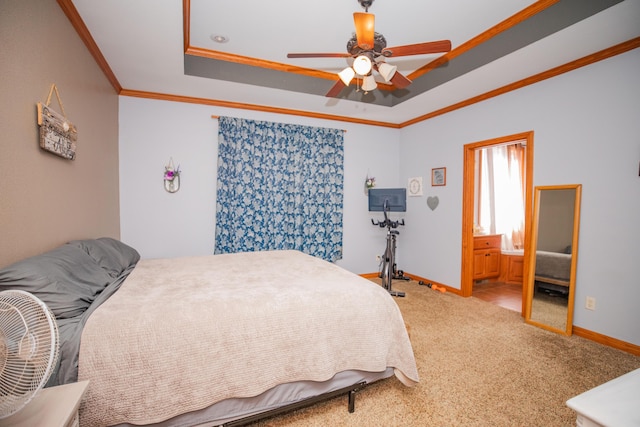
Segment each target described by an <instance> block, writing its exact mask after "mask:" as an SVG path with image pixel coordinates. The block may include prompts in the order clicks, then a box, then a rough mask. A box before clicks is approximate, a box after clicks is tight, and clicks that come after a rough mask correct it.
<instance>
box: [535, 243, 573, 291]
mask: <svg viewBox="0 0 640 427" xmlns="http://www.w3.org/2000/svg"><path fill="white" fill-rule="evenodd" d="M567 252H569V253H567ZM535 268H536V272H535V281H536V289H537V288H539V287H541V288H545V289H551V290H555V291H558V292H562V293H567V292H568V291H569V282H570V278H571V253H570V250H569V249H567V250H566V251H565V252H549V251H536V267H535Z"/></svg>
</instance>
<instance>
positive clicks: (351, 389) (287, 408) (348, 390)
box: [220, 381, 367, 427]
mask: <svg viewBox="0 0 640 427" xmlns="http://www.w3.org/2000/svg"><path fill="white" fill-rule="evenodd" d="M366 386H367V382H366V381H362V382H359V383H357V384H353V385H350V386H348V387H343V388H341V389H338V390H335V391H331V392H328V393H324V394H321V395H319V396H315V397H310V398H307V399H303V400H301V401H299V402H294V403H290V404H288V405H284V406H281V407H279V408H276V409H271V410H269V411H265V412H261V413H259V414H255V415H250V416H248V417H244V418H240V419H238V420H234V421H229V422H227V423H224V424H220V427H237V426H244V425H247V424H250V423H254V422H256V421H262V420H265V419H267V418H273V417H276V416H278V415H282V414H285V413H287V412H292V411H295V410H297V409H302V408H307V407H309V406H313V405H315V404H316V403H320V402H324V401H327V400H330V399H333V398H334V397H338V396H342V395H345V394H347V395H348V410H349V413H353V412H355V405H356V393H357V392H358V391H360V390H362V389H363V388H364V387H366Z"/></svg>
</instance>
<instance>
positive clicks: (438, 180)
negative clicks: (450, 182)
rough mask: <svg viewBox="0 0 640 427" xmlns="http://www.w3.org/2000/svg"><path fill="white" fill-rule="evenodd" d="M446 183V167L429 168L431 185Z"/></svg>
mask: <svg viewBox="0 0 640 427" xmlns="http://www.w3.org/2000/svg"><path fill="white" fill-rule="evenodd" d="M439 185H447V168H433V169H431V186H432V187H436V186H439Z"/></svg>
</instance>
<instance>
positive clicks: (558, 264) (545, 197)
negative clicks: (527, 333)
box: [525, 184, 582, 335]
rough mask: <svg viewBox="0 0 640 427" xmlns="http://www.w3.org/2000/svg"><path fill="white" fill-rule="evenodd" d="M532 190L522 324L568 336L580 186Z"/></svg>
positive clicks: (574, 269) (572, 299) (572, 296)
mask: <svg viewBox="0 0 640 427" xmlns="http://www.w3.org/2000/svg"><path fill="white" fill-rule="evenodd" d="M534 190H535V191H534V199H533V205H534V210H533V224H532V235H531V248H530V250H529V269H528V277H527V282H526V284H527V299H526V305H525V321H526V322H527V323H530V324H532V325H536V326H539V327H541V328H544V329H547V330H550V331H554V332H558V333H561V334H565V335H571V332H572V324H573V302H574V296H575V285H576V265H577V259H578V230H579V228H580V197H581V192H582V185H580V184H575V185H553V186H539V187H535V189H534Z"/></svg>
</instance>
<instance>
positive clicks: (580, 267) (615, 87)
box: [400, 49, 640, 345]
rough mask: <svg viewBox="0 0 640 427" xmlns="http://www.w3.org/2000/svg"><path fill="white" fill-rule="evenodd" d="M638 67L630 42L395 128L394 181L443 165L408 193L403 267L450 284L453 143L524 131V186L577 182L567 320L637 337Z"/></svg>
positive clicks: (455, 169)
mask: <svg viewBox="0 0 640 427" xmlns="http://www.w3.org/2000/svg"><path fill="white" fill-rule="evenodd" d="M638 70H640V49H635V50H633V51H630V52H627V53H624V54H621V55H618V56H615V57H612V58H609V59H607V60H604V61H601V62H598V63H595V64H592V65H589V66H587V67H583V68H580V69H577V70H575V71H572V72H570V73H567V74H563V75H560V76H558V77H555V78H553V79H549V80H545V81H543V82H540V83H537V84H535V85H531V86H528V87H525V88H522V89H520V90H517V91H515V92H510V93H507V94H505V95H502V96H500V97H498V98H493V99H490V100H487V101H484V102H482V103H479V104H475V105H472V106H469V107H467V108H464V109H462V110H457V111H454V112H452V113H449V114H446V115H444V116H440V117H436V118H434V119H431V120H427V121H425V122H422V123H419V124H416V125H414V126H411V127H410V128H405V129H402V130H401V133H402V138H401V154H400V160H401V163H402V165H403V168H402V169H401V174H402V176H401V179H402V178H407V177H409V176H416V175H426V174H428V171H430V169H431V168H432V167H438V166H446V167H447V185H446V187H427V189H426V190H427V191H426V192H425V197H423V198H419V199H414V198H412V199H410V200H409V202H410V205H409V212H407V224H408V225H407V230H406V232H405V233H404V243H403V247H402V250H401V252H400V259H401V260H402V263H403V267H404V270H405V271H408V272H410V273H414V274H417V275H419V276H422V277H427V278H429V279H431V280H435V281H436V282H441V283H445V284H447V285H450V286H453V287H456V288H460V265H461V254H462V248H461V238H462V226H461V225H462V185H463V183H462V172H463V171H462V168H463V161H462V160H463V146H464V145H465V144H469V143H473V142H478V141H485V140H489V139H493V138H498V137H502V136H508V135H514V134H517V133H520V132H526V131H533V132H534V171H533V184H534V185H559V184H582V203H581V217H580V234H579V245H578V264H577V277H576V299H575V313H574V325H576V326H579V327H581V328H584V329H587V330H590V331H594V332H597V333H600V334H603V335H607V336H610V337H613V338H617V339H620V340H623V341H626V342H630V343H633V344H636V345H640V328H638V325H640V311H639V310H638V308H637V302H638V301H640V286H639V284H640V279H639V278H640V263H639V262H638V260H639V259H640V239H639V238H638V237H639V236H640V222H639V221H638V218H639V217H640V216H639V212H640V177H639V176H638V163H639V162H640V138H639V137H638V135H640V120H638V115H639V113H640V85H639V84H638ZM434 195H437V196H438V197H439V199H440V205H439V206H438V208H437V209H436V210H435V211H431V210H430V209H428V207H427V205H426V200H425V199H426V197H427V196H434ZM587 296H592V297H595V298H596V299H597V304H596V310H595V311H591V310H586V309H585V300H586V297H587Z"/></svg>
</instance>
